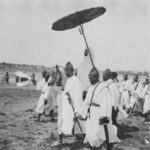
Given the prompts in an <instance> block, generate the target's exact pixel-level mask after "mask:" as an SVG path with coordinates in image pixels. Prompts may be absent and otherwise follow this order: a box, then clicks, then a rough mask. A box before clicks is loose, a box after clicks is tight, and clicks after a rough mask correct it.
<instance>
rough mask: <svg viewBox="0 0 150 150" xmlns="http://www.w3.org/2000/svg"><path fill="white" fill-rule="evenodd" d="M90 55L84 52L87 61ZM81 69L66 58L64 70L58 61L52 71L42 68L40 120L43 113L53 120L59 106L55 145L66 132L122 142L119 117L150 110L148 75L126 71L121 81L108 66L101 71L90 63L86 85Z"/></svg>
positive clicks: (99, 142)
mask: <svg viewBox="0 0 150 150" xmlns="http://www.w3.org/2000/svg"><path fill="white" fill-rule="evenodd" d="M85 52H86V51H85ZM87 56H88V55H84V57H85V58H84V59H86V61H87V62H88V61H90V59H89V60H87V58H86V57H87ZM87 62H86V63H87ZM81 64H84V65H85V63H81ZM87 64H88V63H87ZM80 67H81V68H82V66H80ZM81 70H82V69H80V70H79V69H75V68H74V66H73V65H72V63H71V62H67V63H66V65H65V67H64V69H63V70H61V71H60V67H59V66H57V65H56V66H55V67H53V68H52V70H51V73H50V72H48V71H46V70H44V71H43V72H42V79H41V81H40V82H38V84H37V90H41V96H40V98H39V101H38V104H37V107H36V112H37V113H38V117H37V121H40V117H41V115H49V116H50V117H51V118H52V120H53V119H54V109H55V108H56V107H57V129H58V135H59V136H58V141H57V142H56V143H53V144H52V146H57V145H60V144H63V142H64V138H65V135H82V142H83V145H88V146H90V147H96V148H98V147H106V148H107V149H111V147H110V145H112V144H113V143H119V142H121V140H120V139H119V138H118V136H117V133H118V130H117V126H118V123H117V121H118V118H119V119H124V118H127V117H128V116H130V115H131V114H133V113H139V114H147V113H148V112H149V110H150V89H149V82H148V78H147V77H146V76H141V77H139V76H138V75H137V74H136V75H134V76H133V77H132V78H128V76H127V75H124V77H123V81H122V82H121V83H119V82H118V79H117V73H116V72H112V71H111V70H110V69H106V70H104V71H103V72H102V74H100V73H99V71H98V68H96V67H92V66H91V67H87V70H89V73H88V74H87V75H86V74H85V78H86V76H87V77H88V82H89V83H86V82H84V83H86V85H88V86H86V85H84V86H83V82H82V78H80V77H81V76H82V73H83V74H84V73H85V72H86V71H85V70H84V72H82V71H81ZM78 71H81V72H78ZM79 74H80V77H79ZM100 76H101V77H100ZM85 80H86V79H84V81H85ZM84 87H87V91H86V90H85V88H84ZM120 116H121V117H120Z"/></svg>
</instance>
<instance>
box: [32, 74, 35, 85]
mask: <svg viewBox="0 0 150 150" xmlns="http://www.w3.org/2000/svg"><path fill="white" fill-rule="evenodd" d="M31 81H32V83H33V85H36V79H35V73H32V75H31Z"/></svg>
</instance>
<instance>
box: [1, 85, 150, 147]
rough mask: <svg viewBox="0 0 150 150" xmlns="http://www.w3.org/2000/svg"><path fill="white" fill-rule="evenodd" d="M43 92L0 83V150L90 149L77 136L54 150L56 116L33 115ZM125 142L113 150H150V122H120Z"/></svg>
mask: <svg viewBox="0 0 150 150" xmlns="http://www.w3.org/2000/svg"><path fill="white" fill-rule="evenodd" d="M39 96H40V92H39V91H36V90H35V87H33V86H27V87H24V88H18V87H16V86H15V85H2V84H0V150H75V149H79V150H90V148H89V147H85V146H84V145H83V144H82V143H81V142H80V141H78V140H77V138H76V137H73V136H71V137H65V140H64V142H65V144H63V145H61V146H57V147H52V146H51V144H52V143H54V142H55V141H56V140H57V137H58V135H57V115H56V117H55V120H54V122H52V120H51V118H50V117H45V116H42V118H41V122H36V119H37V114H36V113H35V112H34V109H35V106H36V103H37V100H38V97H39ZM118 129H119V133H118V136H119V137H120V139H121V140H122V142H121V143H119V144H114V145H113V150H150V121H146V120H145V118H143V116H139V115H138V116H135V115H131V116H130V117H128V118H127V119H125V120H122V121H119V126H118Z"/></svg>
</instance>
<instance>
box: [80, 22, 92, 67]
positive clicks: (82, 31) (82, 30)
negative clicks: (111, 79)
mask: <svg viewBox="0 0 150 150" xmlns="http://www.w3.org/2000/svg"><path fill="white" fill-rule="evenodd" d="M80 29H81V34H82V35H83V38H84V41H85V44H86V47H87V50H88V53H89V56H90V60H91V63H92V66H93V67H95V65H94V62H93V59H92V55H91V52H90V49H89V46H88V43H87V40H86V37H85V33H84V29H83V26H82V25H80Z"/></svg>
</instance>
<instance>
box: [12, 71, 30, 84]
mask: <svg viewBox="0 0 150 150" xmlns="http://www.w3.org/2000/svg"><path fill="white" fill-rule="evenodd" d="M15 75H16V84H17V86H26V85H29V84H32V81H31V77H30V76H28V75H27V74H25V73H23V72H21V71H18V72H16V73H15Z"/></svg>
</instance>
